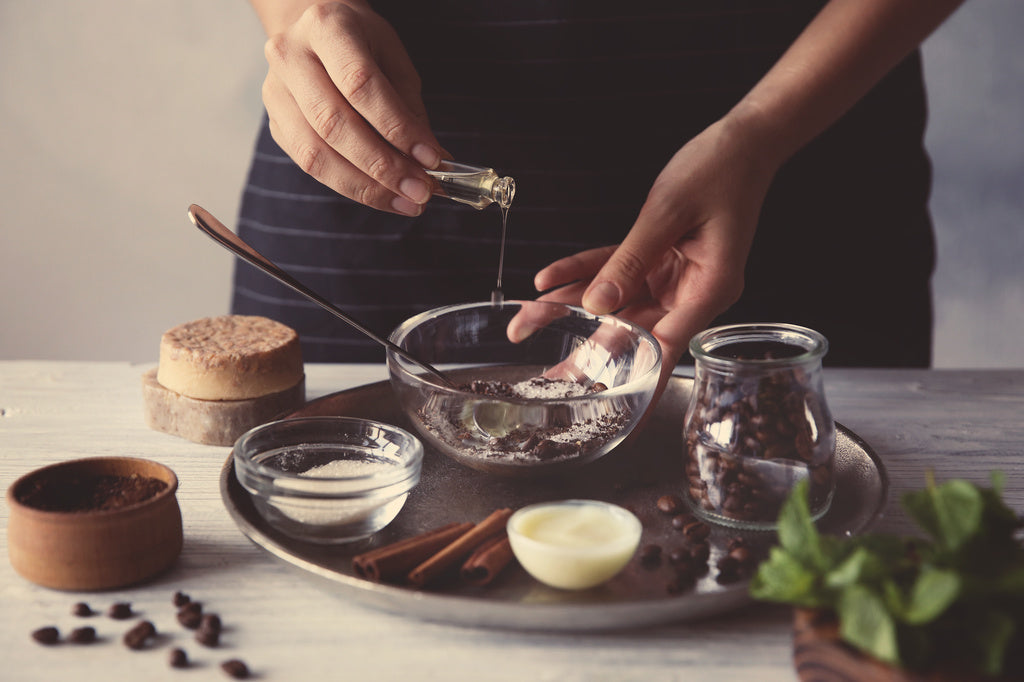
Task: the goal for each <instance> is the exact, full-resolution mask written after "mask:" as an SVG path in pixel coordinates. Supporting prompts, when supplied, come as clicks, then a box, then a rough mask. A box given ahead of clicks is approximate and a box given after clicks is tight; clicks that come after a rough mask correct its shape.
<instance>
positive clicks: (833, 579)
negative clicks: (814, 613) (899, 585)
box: [825, 547, 886, 589]
mask: <svg viewBox="0 0 1024 682" xmlns="http://www.w3.org/2000/svg"><path fill="white" fill-rule="evenodd" d="M885 573H886V567H885V565H884V564H883V562H882V560H881V559H880V558H879V557H878V555H876V554H875V553H874V552H872V551H870V550H869V549H867V548H866V547H857V548H856V549H854V550H853V552H851V553H850V555H849V556H847V557H846V559H845V560H844V561H842V562H841V563H839V565H838V566H836V567H835V568H833V569H832V570H831V571H829V572H828V573H827V574H826V575H825V585H826V586H827V587H830V588H832V589H842V588H844V587H846V586H848V585H854V584H856V583H863V582H874V581H876V580H878V579H879V578H880V577H881V576H883V575H885Z"/></svg>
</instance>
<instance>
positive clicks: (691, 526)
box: [683, 521, 711, 542]
mask: <svg viewBox="0 0 1024 682" xmlns="http://www.w3.org/2000/svg"><path fill="white" fill-rule="evenodd" d="M683 535H685V536H686V537H687V538H689V539H690V540H692V541H693V542H701V541H702V540H706V539H707V537H708V536H709V535H711V526H709V525H708V524H706V523H704V522H703V521H693V522H692V523H688V524H687V525H685V526H684V527H683Z"/></svg>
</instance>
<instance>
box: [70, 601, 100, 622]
mask: <svg viewBox="0 0 1024 682" xmlns="http://www.w3.org/2000/svg"><path fill="white" fill-rule="evenodd" d="M94 613H95V611H93V610H92V607H90V606H89V605H88V604H86V603H85V602H84V601H80V602H78V603H77V604H75V605H74V606H72V607H71V614H72V615H74V616H81V617H83V618H84V617H86V616H91V615H93V614H94Z"/></svg>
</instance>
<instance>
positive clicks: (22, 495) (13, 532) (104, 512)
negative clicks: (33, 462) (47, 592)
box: [7, 457, 183, 590]
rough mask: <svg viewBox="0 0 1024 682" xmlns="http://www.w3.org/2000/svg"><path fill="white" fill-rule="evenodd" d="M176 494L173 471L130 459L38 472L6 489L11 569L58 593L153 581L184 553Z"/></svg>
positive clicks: (69, 463)
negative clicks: (101, 484) (154, 489)
mask: <svg viewBox="0 0 1024 682" xmlns="http://www.w3.org/2000/svg"><path fill="white" fill-rule="evenodd" d="M152 479H155V480H156V481H160V482H162V483H163V489H162V490H159V491H157V492H155V493H154V491H153V490H152V488H155V487H159V484H156V483H153V482H152ZM101 482H102V483H103V484H104V487H99V484H100V483H101ZM177 489H178V477H177V476H175V474H174V472H173V471H171V470H170V469H169V468H167V467H166V466H164V465H162V464H158V463H157V462H153V461H150V460H146V459H136V458H132V457H96V458H87V459H77V460H71V461H67V462H62V463H59V464H53V465H50V466H46V467H42V468H40V469H36V470H35V471H32V472H30V473H28V474H26V475H24V476H22V477H21V478H19V479H18V480H17V481H15V482H14V483H13V484H12V485H11V486H10V487H9V488H8V489H7V506H8V509H9V511H10V516H9V520H8V524H7V545H8V546H7V549H8V555H9V557H10V561H11V566H13V567H14V570H15V571H17V572H18V573H19V574H20V575H21V576H22V577H23V578H25V579H27V580H30V581H31V582H34V583H36V584H38V585H42V586H44V587H50V588H54V589H59V590H103V589H113V588H116V587H123V586H126V585H131V584H133V583H137V582H140V581H143V580H145V579H147V578H150V577H152V576H154V575H156V574H157V573H159V572H161V571H163V570H164V569H166V568H168V567H169V566H170V565H171V564H172V563H174V560H175V559H176V558H177V557H178V555H179V554H180V553H181V546H182V539H183V537H182V528H181V510H180V508H179V507H178V500H177V498H176V497H175V493H176V492H177ZM87 493H89V494H87Z"/></svg>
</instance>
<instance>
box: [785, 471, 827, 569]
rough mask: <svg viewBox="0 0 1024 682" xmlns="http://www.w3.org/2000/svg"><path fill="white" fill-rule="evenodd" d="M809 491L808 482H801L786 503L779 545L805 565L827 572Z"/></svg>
mask: <svg viewBox="0 0 1024 682" xmlns="http://www.w3.org/2000/svg"><path fill="white" fill-rule="evenodd" d="M807 489H808V484H807V481H806V480H803V481H800V482H799V483H797V484H796V486H794V488H793V492H792V493H791V494H790V495H789V497H788V498H787V499H786V501H785V503H783V505H782V509H781V510H780V511H779V520H778V534H779V544H780V545H781V546H782V547H783V549H785V550H786V551H787V552H788V553H789V554H790V556H792V557H793V558H794V559H796V560H797V561H799V562H800V563H802V564H803V565H804V566H807V567H808V568H817V569H824V568H825V563H826V562H825V557H824V555H823V553H822V548H821V537H820V536H819V535H818V529H817V528H815V527H814V521H812V520H811V510H810V507H809V505H808V502H807Z"/></svg>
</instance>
